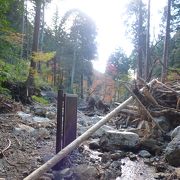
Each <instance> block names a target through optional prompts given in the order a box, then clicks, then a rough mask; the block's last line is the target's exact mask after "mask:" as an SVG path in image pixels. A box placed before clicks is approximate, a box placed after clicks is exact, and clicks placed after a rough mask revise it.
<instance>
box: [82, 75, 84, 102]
mask: <svg viewBox="0 0 180 180" xmlns="http://www.w3.org/2000/svg"><path fill="white" fill-rule="evenodd" d="M83 79H84V78H83V72H82V73H81V99H83V98H84V93H83Z"/></svg>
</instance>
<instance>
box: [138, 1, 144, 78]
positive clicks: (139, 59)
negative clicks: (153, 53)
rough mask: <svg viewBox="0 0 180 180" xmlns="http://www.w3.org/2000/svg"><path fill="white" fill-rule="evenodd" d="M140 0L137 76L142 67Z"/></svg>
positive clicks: (140, 74) (140, 72)
mask: <svg viewBox="0 0 180 180" xmlns="http://www.w3.org/2000/svg"><path fill="white" fill-rule="evenodd" d="M142 21H143V20H142V0H139V20H138V67H137V76H138V77H141V78H142V76H143V72H142V68H143V61H142V56H143V53H142V33H143V32H142Z"/></svg>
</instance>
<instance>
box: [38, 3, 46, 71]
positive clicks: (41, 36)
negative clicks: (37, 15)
mask: <svg viewBox="0 0 180 180" xmlns="http://www.w3.org/2000/svg"><path fill="white" fill-rule="evenodd" d="M44 8H45V2H44V1H43V3H42V12H41V22H42V24H41V25H40V26H41V30H40V38H39V39H40V42H39V46H40V47H39V49H40V51H43V44H44V25H45V22H44ZM37 69H38V73H40V74H42V71H41V62H40V61H39V62H38V67H37Z"/></svg>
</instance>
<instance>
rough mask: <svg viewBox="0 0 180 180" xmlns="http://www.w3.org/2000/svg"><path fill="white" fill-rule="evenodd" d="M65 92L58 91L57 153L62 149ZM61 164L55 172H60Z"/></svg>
mask: <svg viewBox="0 0 180 180" xmlns="http://www.w3.org/2000/svg"><path fill="white" fill-rule="evenodd" d="M63 101H64V97H63V90H59V91H58V101H57V129H56V153H58V152H59V151H61V149H62V126H63V124H62V123H63V121H62V108H63ZM61 164H62V163H61V162H59V163H57V164H56V166H54V167H53V169H54V170H59V169H60V167H61Z"/></svg>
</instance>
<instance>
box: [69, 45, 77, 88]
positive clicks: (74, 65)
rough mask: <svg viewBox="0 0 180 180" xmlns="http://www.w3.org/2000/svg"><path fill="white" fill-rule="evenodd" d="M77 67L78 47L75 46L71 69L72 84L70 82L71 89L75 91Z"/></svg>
mask: <svg viewBox="0 0 180 180" xmlns="http://www.w3.org/2000/svg"><path fill="white" fill-rule="evenodd" d="M75 68H76V49H75V48H74V52H73V64H72V71H71V84H70V90H71V91H73V83H74V74H75Z"/></svg>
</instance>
